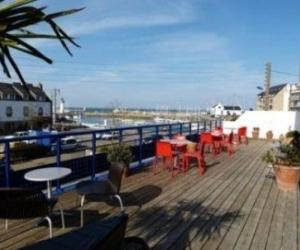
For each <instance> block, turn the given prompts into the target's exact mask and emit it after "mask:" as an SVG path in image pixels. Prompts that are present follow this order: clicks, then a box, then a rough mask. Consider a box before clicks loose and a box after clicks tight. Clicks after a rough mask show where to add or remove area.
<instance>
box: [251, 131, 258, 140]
mask: <svg viewBox="0 0 300 250" xmlns="http://www.w3.org/2000/svg"><path fill="white" fill-rule="evenodd" d="M258 137H259V131H256V130H253V131H252V138H253V139H258Z"/></svg>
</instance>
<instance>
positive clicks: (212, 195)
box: [0, 140, 300, 249]
mask: <svg viewBox="0 0 300 250" xmlns="http://www.w3.org/2000/svg"><path fill="white" fill-rule="evenodd" d="M268 148H269V144H268V143H266V142H264V141H261V140H258V141H250V143H249V145H247V146H246V145H239V146H238V148H237V149H236V152H235V153H234V154H233V155H232V156H231V157H230V156H228V154H227V153H221V154H219V155H217V156H213V155H212V154H208V153H207V154H206V155H205V156H206V161H207V165H208V169H207V172H206V173H205V175H203V176H199V175H198V172H197V169H196V168H190V169H189V171H188V172H187V173H179V174H177V175H176V176H175V177H173V178H171V174H170V173H169V172H168V171H161V172H160V173H158V174H156V175H154V174H153V173H152V171H151V167H137V168H135V169H134V170H133V173H132V174H131V175H130V176H129V177H128V178H125V179H124V180H123V183H122V190H121V194H122V197H123V199H124V205H125V207H126V212H127V213H128V214H129V222H128V226H127V233H126V235H127V236H133V235H137V236H139V237H142V238H143V239H145V240H146V241H147V243H148V244H149V246H150V247H152V248H153V249H185V248H186V249H217V248H218V249H250V248H251V249H299V247H300V246H299V241H298V239H299V238H300V230H298V227H299V222H300V217H299V216H298V214H299V212H300V203H299V198H300V197H299V191H297V192H295V193H285V192H281V191H279V190H278V188H277V186H276V183H275V182H274V180H273V179H272V178H266V177H265V175H266V174H267V173H268V171H269V169H268V168H266V166H265V164H264V163H262V161H261V156H262V154H263V153H264V152H265V150H267V149H268ZM58 194H59V199H60V200H61V202H62V204H63V207H64V209H65V210H66V212H67V213H68V215H67V216H66V226H67V227H66V229H61V228H60V221H59V218H57V219H55V220H54V237H55V236H58V235H63V234H66V233H68V232H70V231H72V230H75V229H77V228H78V227H79V223H80V220H79V207H78V205H77V204H78V203H77V196H76V194H75V192H74V191H72V190H70V191H67V189H65V190H64V192H63V193H58ZM118 212H119V207H118V204H117V203H113V202H106V203H105V202H99V201H97V200H93V201H89V202H88V203H87V204H86V206H85V223H86V224H88V223H90V222H92V221H95V220H99V219H100V220H101V219H102V218H104V217H107V216H108V215H112V214H117V213H118ZM37 222H38V220H36V219H34V220H26V221H11V222H10V226H9V230H8V231H5V230H4V229H3V227H2V228H1V231H0V248H1V249H18V248H21V247H24V246H28V245H33V244H35V243H37V242H38V241H41V240H44V239H47V238H48V228H47V225H46V224H42V225H39V226H37V225H36V223H37ZM0 223H1V224H0V225H4V222H3V221H0Z"/></svg>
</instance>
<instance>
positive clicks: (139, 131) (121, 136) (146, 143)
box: [0, 120, 222, 190]
mask: <svg viewBox="0 0 300 250" xmlns="http://www.w3.org/2000/svg"><path fill="white" fill-rule="evenodd" d="M221 125H222V121H221V120H215V121H214V122H212V121H199V122H194V123H191V122H189V123H172V124H155V125H144V126H131V127H120V128H113V129H100V130H83V131H70V132H63V133H57V134H47V135H40V136H24V137H15V138H2V139H0V145H4V152H2V155H3V154H4V160H3V161H2V163H3V164H2V167H0V173H1V172H2V175H0V186H6V187H10V186H16V185H37V183H28V182H26V181H25V180H24V178H23V175H24V173H25V172H27V171H29V170H30V169H32V168H36V167H48V166H58V167H60V166H67V167H70V168H72V175H71V176H70V177H68V178H65V179H64V180H62V181H63V182H68V181H72V180H76V179H80V178H83V177H86V176H90V177H91V179H95V177H96V174H97V173H99V172H101V171H104V170H106V169H107V167H108V162H107V161H106V156H105V155H104V154H103V153H97V148H100V147H103V146H105V145H107V144H108V143H104V142H102V144H101V145H98V144H99V143H98V144H97V142H99V141H101V139H99V138H98V137H97V135H99V134H103V133H112V132H114V133H116V132H117V134H118V138H117V139H116V140H112V141H110V142H109V143H127V144H129V145H130V146H131V148H132V151H133V154H134V161H136V162H137V163H138V165H139V166H142V165H143V160H145V159H146V158H149V157H151V156H154V142H153V141H154V140H155V138H156V139H157V138H159V136H169V137H171V136H172V135H174V134H176V133H180V134H185V135H187V136H192V135H193V134H199V133H200V132H201V131H203V130H208V129H213V127H217V126H221ZM67 136H91V138H90V139H88V140H87V139H81V141H80V142H81V143H85V144H86V145H88V146H86V148H88V149H90V150H91V155H88V156H81V157H79V158H78V157H77V158H76V157H75V158H74V159H70V160H62V154H64V153H65V152H64V151H63V150H62V148H61V147H62V146H61V140H62V138H64V137H67ZM191 138H192V137H191ZM195 138H197V136H196V137H195ZM42 139H53V140H54V141H55V142H56V147H55V149H56V150H55V155H53V156H55V163H47V164H43V165H39V166H35V167H32V168H25V169H22V170H18V169H14V170H13V169H12V159H11V152H12V151H11V143H14V142H22V141H23V142H26V141H27V142H28V141H33V140H34V141H38V140H42ZM86 148H84V149H86ZM0 154H1V152H0ZM51 156H52V155H51ZM0 163H1V158H0ZM19 164H20V163H19ZM0 166H1V165H0ZM39 185H43V184H39ZM60 186H61V182H59V181H58V182H57V190H60V188H61V187H60Z"/></svg>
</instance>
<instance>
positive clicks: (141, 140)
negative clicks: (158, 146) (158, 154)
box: [138, 127, 143, 167]
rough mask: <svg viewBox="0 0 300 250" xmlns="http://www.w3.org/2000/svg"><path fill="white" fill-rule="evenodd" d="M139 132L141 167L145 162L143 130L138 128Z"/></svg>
mask: <svg viewBox="0 0 300 250" xmlns="http://www.w3.org/2000/svg"><path fill="white" fill-rule="evenodd" d="M138 132H139V167H141V166H142V163H143V162H142V161H143V128H141V127H139V128H138Z"/></svg>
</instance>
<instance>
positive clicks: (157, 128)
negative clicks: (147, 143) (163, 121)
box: [155, 125, 159, 140]
mask: <svg viewBox="0 0 300 250" xmlns="http://www.w3.org/2000/svg"><path fill="white" fill-rule="evenodd" d="M158 135H159V125H156V126H155V139H156V140H157V139H158Z"/></svg>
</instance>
